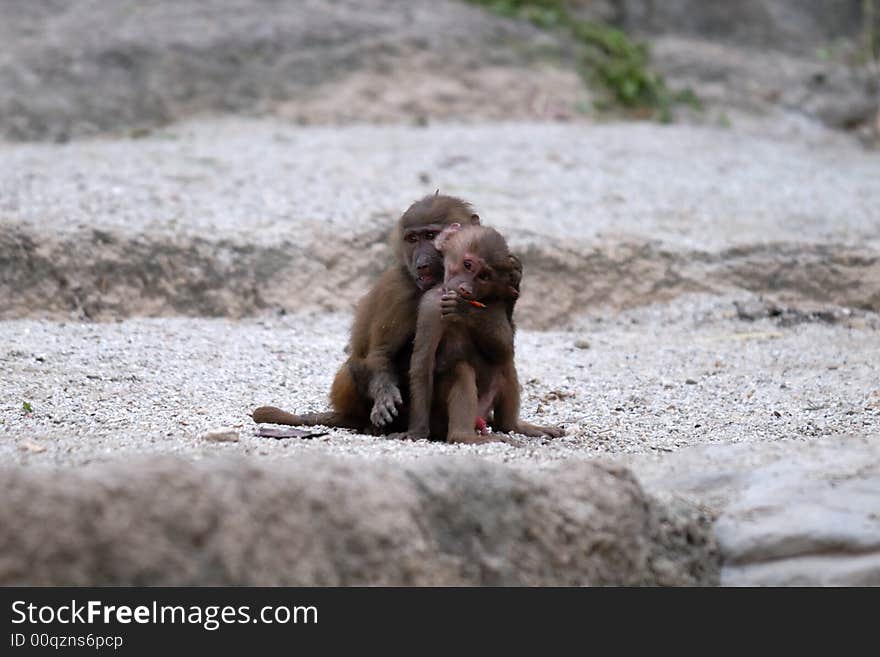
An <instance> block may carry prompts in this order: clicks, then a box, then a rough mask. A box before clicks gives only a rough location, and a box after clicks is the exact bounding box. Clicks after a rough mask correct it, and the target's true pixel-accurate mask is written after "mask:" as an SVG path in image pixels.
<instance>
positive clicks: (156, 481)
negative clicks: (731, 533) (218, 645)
mask: <svg viewBox="0 0 880 657" xmlns="http://www.w3.org/2000/svg"><path fill="white" fill-rule="evenodd" d="M0 494H2V496H3V500H4V504H3V505H2V507H0V554H2V555H3V559H2V560H0V585H4V586H10V585H33V586H37V585H92V586H99V585H108V586H110V585H139V586H149V585H152V586H155V585H176V586H193V585H262V586H276V585H282V586H310V585H324V586H328V585H360V586H366V585H443V586H450V585H527V586H533V585H572V586H581V585H693V584H714V583H716V582H717V577H718V562H717V552H716V548H715V544H714V541H713V540H712V539H711V535H710V530H709V525H708V522H707V520H706V519H705V518H704V517H701V516H700V515H699V514H696V513H695V512H694V511H693V510H691V509H685V508H683V507H671V506H670V507H664V506H662V505H661V504H660V503H658V502H657V501H655V500H653V499H651V498H649V497H647V496H646V495H645V494H644V492H643V491H642V489H641V487H640V486H639V484H638V483H637V482H636V480H635V479H634V478H633V476H632V475H631V474H630V473H629V472H628V471H627V470H626V469H624V468H621V467H615V466H610V465H599V464H596V463H588V462H580V463H577V462H572V463H567V464H565V466H564V467H557V468H551V469H549V470H547V471H539V472H531V473H526V472H524V471H521V470H516V469H513V468H510V467H507V466H503V465H496V464H492V463H490V462H488V461H484V460H480V459H475V458H443V459H437V458H435V459H428V460H421V461H418V462H416V463H414V464H401V463H400V462H392V461H371V462H365V461H363V460H360V459H340V458H336V457H323V458H308V459H301V460H297V461H295V462H294V461H284V462H276V463H272V464H260V465H257V464H256V463H255V462H253V461H247V460H244V459H241V458H235V459H225V458H212V459H206V460H202V461H197V462H191V461H187V460H184V459H180V458H173V457H160V458H150V459H146V458H140V459H128V460H126V461H125V462H121V461H117V462H112V463H105V464H100V465H93V466H86V467H85V468H83V469H55V470H39V471H38V470H35V469H30V468H13V467H5V468H2V469H0Z"/></svg>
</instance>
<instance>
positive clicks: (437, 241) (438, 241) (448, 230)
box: [434, 223, 461, 251]
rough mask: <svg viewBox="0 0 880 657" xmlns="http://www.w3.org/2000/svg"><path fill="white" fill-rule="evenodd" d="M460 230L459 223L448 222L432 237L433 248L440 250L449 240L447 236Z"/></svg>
mask: <svg viewBox="0 0 880 657" xmlns="http://www.w3.org/2000/svg"><path fill="white" fill-rule="evenodd" d="M460 230H461V224H457V223H456V224H449V225H448V226H446V227H445V228H444V229H443V230H441V231H440V233H438V235H437V237H435V238H434V248H435V249H437V250H438V251H442V250H443V249H444V248H445V247H446V243H447V242H448V241H449V238H450V237H452V236H453V235H455V234H456V233H457V232H458V231H460Z"/></svg>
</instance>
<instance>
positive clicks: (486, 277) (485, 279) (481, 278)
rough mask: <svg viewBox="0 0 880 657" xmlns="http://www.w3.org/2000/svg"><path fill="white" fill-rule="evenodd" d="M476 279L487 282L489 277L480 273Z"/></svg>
mask: <svg viewBox="0 0 880 657" xmlns="http://www.w3.org/2000/svg"><path fill="white" fill-rule="evenodd" d="M477 278H479V279H480V280H481V281H488V280H489V279H490V278H491V276H489V272H487V271H481V272H480V274H479V275H478V276H477Z"/></svg>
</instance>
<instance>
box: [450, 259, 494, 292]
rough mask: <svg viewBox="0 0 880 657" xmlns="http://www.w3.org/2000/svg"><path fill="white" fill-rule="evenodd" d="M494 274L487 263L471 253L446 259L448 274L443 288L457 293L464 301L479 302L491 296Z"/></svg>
mask: <svg viewBox="0 0 880 657" xmlns="http://www.w3.org/2000/svg"><path fill="white" fill-rule="evenodd" d="M494 275H495V274H494V272H493V271H492V269H491V268H490V267H489V266H488V265H486V263H485V261H484V260H483V259H482V258H481V257H480V256H478V255H476V254H474V253H471V252H470V251H464V252H463V253H461V254H459V253H455V252H454V251H453V252H452V253H450V254H448V255H447V257H446V274H445V277H444V281H443V287H445V288H446V289H447V290H450V291H454V292H457V293H458V294H459V295H460V296H461V297H462V298H464V299H472V300H474V301H479V300H481V299H483V298H484V297H486V295H488V294H489V292H490V291H491V288H492V281H493V278H494Z"/></svg>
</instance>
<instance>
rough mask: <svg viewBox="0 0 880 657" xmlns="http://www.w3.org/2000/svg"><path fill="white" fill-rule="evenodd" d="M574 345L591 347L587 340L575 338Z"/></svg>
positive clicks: (579, 347)
mask: <svg viewBox="0 0 880 657" xmlns="http://www.w3.org/2000/svg"><path fill="white" fill-rule="evenodd" d="M574 347H575V349H589V348H590V343H589V341H587V340H575V343H574Z"/></svg>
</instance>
